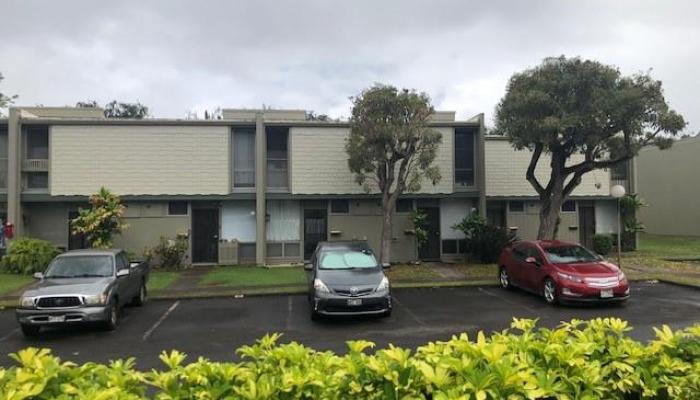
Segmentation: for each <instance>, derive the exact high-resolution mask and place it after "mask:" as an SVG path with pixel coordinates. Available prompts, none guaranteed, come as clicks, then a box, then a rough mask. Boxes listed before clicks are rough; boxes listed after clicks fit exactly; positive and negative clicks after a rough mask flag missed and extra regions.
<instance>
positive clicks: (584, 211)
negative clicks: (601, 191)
mask: <svg viewBox="0 0 700 400" xmlns="http://www.w3.org/2000/svg"><path fill="white" fill-rule="evenodd" d="M578 228H579V241H580V242H581V245H583V246H584V247H587V248H589V249H590V248H593V235H595V208H594V207H593V206H592V205H582V204H581V203H579V207H578Z"/></svg>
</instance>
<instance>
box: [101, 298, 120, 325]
mask: <svg viewBox="0 0 700 400" xmlns="http://www.w3.org/2000/svg"><path fill="white" fill-rule="evenodd" d="M107 307H108V309H107V319H106V320H105V322H104V328H105V329H106V330H108V331H113V330H115V329H117V325H118V324H119V306H118V304H117V300H116V299H112V301H111V302H110V303H109V304H108V305H107Z"/></svg>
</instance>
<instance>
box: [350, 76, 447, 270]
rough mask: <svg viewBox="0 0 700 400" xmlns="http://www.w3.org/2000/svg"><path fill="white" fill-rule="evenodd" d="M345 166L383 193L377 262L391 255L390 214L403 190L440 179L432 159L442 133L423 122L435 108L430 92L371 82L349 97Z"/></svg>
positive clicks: (367, 187) (360, 180) (365, 184)
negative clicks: (346, 164) (379, 251)
mask: <svg viewBox="0 0 700 400" xmlns="http://www.w3.org/2000/svg"><path fill="white" fill-rule="evenodd" d="M352 101H353V108H352V115H351V117H350V136H349V137H348V139H347V141H346V143H345V150H346V152H347V154H348V167H349V168H350V171H352V172H353V173H354V174H355V181H356V182H357V183H358V184H359V185H362V186H363V187H364V188H365V190H366V191H368V192H369V191H372V190H378V191H379V192H380V193H381V195H382V248H381V260H382V262H389V260H390V259H391V239H392V238H391V222H392V220H391V214H392V212H393V211H394V208H395V207H396V199H397V198H398V197H399V196H400V195H401V194H402V193H404V192H415V191H418V190H420V187H421V181H422V180H423V179H424V178H427V179H428V180H429V181H430V182H432V184H433V185H435V184H437V183H438V182H439V181H440V170H439V168H438V167H437V166H435V165H433V161H434V160H435V155H436V153H437V148H438V145H439V144H440V143H441V142H442V135H441V134H440V133H439V132H437V131H435V130H432V129H430V128H429V127H428V121H429V119H430V116H431V115H432V114H433V113H434V112H435V110H434V108H433V106H432V105H431V104H430V98H429V97H428V95H427V94H425V93H417V92H416V91H415V90H408V89H403V90H398V89H396V88H395V87H393V86H386V85H375V86H373V87H371V88H369V89H366V90H364V91H363V92H362V93H361V94H360V95H359V96H357V97H354V98H353V99H352Z"/></svg>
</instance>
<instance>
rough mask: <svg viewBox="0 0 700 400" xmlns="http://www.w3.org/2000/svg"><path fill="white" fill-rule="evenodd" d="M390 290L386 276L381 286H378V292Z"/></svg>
mask: <svg viewBox="0 0 700 400" xmlns="http://www.w3.org/2000/svg"><path fill="white" fill-rule="evenodd" d="M387 289H389V279H388V278H387V277H386V276H385V277H383V278H382V281H381V282H379V285H378V286H377V289H376V290H377V292H381V291H382V290H387Z"/></svg>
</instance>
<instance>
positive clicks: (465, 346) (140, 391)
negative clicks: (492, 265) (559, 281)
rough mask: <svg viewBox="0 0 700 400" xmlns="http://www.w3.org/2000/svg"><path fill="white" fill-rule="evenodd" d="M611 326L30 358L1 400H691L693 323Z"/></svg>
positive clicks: (695, 381)
mask: <svg viewBox="0 0 700 400" xmlns="http://www.w3.org/2000/svg"><path fill="white" fill-rule="evenodd" d="M629 329H630V328H629V327H628V325H627V323H626V322H624V321H622V320H619V319H614V318H605V319H595V320H591V321H587V322H584V321H578V320H573V321H571V322H569V323H562V324H561V325H560V326H559V327H558V328H557V329H554V330H550V329H545V328H539V329H538V328H536V327H535V321H532V320H514V322H513V324H512V327H511V329H509V330H505V331H503V332H498V333H494V334H493V335H491V336H490V337H486V336H485V335H484V334H483V333H479V334H478V335H477V337H476V340H475V341H474V340H470V339H469V338H468V337H467V335H466V334H462V335H460V336H455V337H453V338H452V339H450V340H448V341H446V342H434V343H429V344H427V345H424V346H422V347H420V348H418V349H417V351H416V352H414V353H412V352H411V351H410V350H406V349H402V348H398V347H393V346H389V347H388V348H386V349H382V350H378V351H376V352H375V353H374V354H369V352H368V350H369V349H370V348H372V347H373V344H372V343H370V342H365V341H355V342H348V352H347V354H346V355H343V356H339V355H336V354H334V353H331V352H318V351H314V350H312V349H310V348H308V347H305V346H302V345H300V344H298V343H289V344H284V345H278V344H277V341H278V339H279V337H280V336H279V335H277V334H275V335H268V336H265V337H263V338H262V339H260V340H259V341H258V342H257V344H255V345H252V346H244V347H242V348H240V349H239V350H238V353H239V354H240V356H241V358H242V361H241V362H238V363H233V362H227V363H219V362H210V361H207V360H205V359H199V360H197V361H196V362H193V363H190V364H185V363H184V360H185V357H186V356H185V355H184V354H182V353H179V352H177V351H173V352H171V353H167V354H166V353H164V354H162V355H161V359H162V360H163V362H164V364H165V368H164V369H163V370H161V371H155V370H154V371H150V372H139V371H136V370H135V369H134V362H133V360H127V361H114V362H112V363H110V364H109V365H101V364H94V363H87V364H84V365H80V366H78V365H75V364H72V363H66V362H61V361H60V360H59V359H58V358H56V357H54V356H52V355H51V354H50V352H49V351H48V350H38V349H34V348H29V349H26V350H22V351H20V352H19V353H17V354H14V355H12V357H13V358H14V359H15V360H16V361H17V363H18V366H15V367H11V368H9V369H6V370H2V369H0V398H2V399H13V400H17V399H27V398H32V399H53V398H61V399H73V398H81V399H82V398H86V399H88V398H89V399H141V398H145V397H146V396H147V395H148V396H152V397H153V398H156V399H163V400H164V399H424V398H427V399H554V398H558V399H639V398H645V399H698V398H699V397H698V395H699V394H700V325H695V326H694V327H691V328H688V329H685V330H682V331H675V332H674V331H672V330H671V329H670V328H669V327H667V326H664V327H663V328H661V329H655V331H656V339H655V340H653V341H651V342H649V343H647V344H642V343H640V342H637V341H635V340H632V339H630V338H629V337H627V336H626V334H625V332H627V331H628V330H629Z"/></svg>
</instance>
